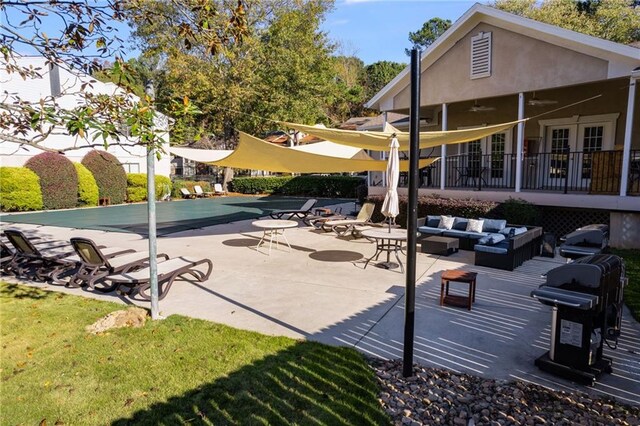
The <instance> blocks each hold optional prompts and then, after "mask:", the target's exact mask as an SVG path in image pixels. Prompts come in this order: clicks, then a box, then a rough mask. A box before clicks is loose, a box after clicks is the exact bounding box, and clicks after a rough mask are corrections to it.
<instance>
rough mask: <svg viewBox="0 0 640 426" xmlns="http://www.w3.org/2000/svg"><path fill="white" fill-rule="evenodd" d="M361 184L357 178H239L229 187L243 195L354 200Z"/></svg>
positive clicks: (362, 180)
mask: <svg viewBox="0 0 640 426" xmlns="http://www.w3.org/2000/svg"><path fill="white" fill-rule="evenodd" d="M363 182H364V179H363V178H362V177H357V176H355V177H354V176H314V175H311V176H296V177H290V176H282V177H280V176H268V177H239V178H235V179H234V180H233V181H232V182H231V183H230V187H231V190H232V191H234V192H240V193H243V194H264V193H267V194H282V195H301V196H312V197H329V198H332V197H343V198H356V197H357V195H358V192H359V190H358V187H359V186H361V185H362V183H363Z"/></svg>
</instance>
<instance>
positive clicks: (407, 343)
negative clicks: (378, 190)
mask: <svg viewBox="0 0 640 426" xmlns="http://www.w3.org/2000/svg"><path fill="white" fill-rule="evenodd" d="M409 141H410V145H409V205H408V211H407V281H406V288H405V309H404V356H403V359H402V375H403V376H404V377H409V376H413V334H414V333H413V332H414V323H415V308H416V244H417V239H418V234H417V231H418V230H417V228H418V184H419V182H418V179H419V177H418V157H419V156H420V146H419V145H420V49H417V48H415V47H414V48H413V49H412V50H411V107H410V109H409Z"/></svg>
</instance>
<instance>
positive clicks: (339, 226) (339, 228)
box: [322, 203, 376, 237]
mask: <svg viewBox="0 0 640 426" xmlns="http://www.w3.org/2000/svg"><path fill="white" fill-rule="evenodd" d="M375 207H376V205H375V204H373V203H364V204H363V205H362V208H361V209H360V211H359V212H358V216H356V217H355V218H354V219H338V220H328V221H326V222H324V223H323V224H322V229H323V230H325V231H326V230H328V229H330V230H332V231H333V232H335V233H337V234H338V235H339V236H341V237H342V236H345V235H347V234H349V233H351V235H353V236H354V237H357V236H358V231H360V230H362V226H364V225H369V224H371V223H372V222H371V216H373V211H374V210H375Z"/></svg>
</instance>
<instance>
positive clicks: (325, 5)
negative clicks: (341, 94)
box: [134, 0, 335, 148]
mask: <svg viewBox="0 0 640 426" xmlns="http://www.w3.org/2000/svg"><path fill="white" fill-rule="evenodd" d="M331 4H332V2H330V1H327V0H305V1H300V0H279V1H256V2H252V3H250V4H249V6H248V7H247V9H246V14H245V19H246V22H247V26H246V28H247V33H246V34H245V36H244V38H243V43H242V44H233V45H230V46H228V47H227V48H226V50H225V55H224V56H221V55H206V54H204V46H203V45H201V43H200V42H199V41H198V40H194V41H193V43H192V46H191V47H192V48H191V49H186V47H185V45H184V44H183V43H181V42H180V41H179V40H177V39H176V37H175V35H173V33H172V31H171V28H172V27H174V26H175V23H174V22H175V20H176V19H180V15H181V13H182V12H181V10H179V9H177V8H175V7H173V6H172V5H167V4H166V2H165V1H149V2H147V4H146V7H149V8H153V9H155V10H162V13H163V16H164V20H163V21H153V22H149V21H140V22H136V23H135V27H134V35H135V37H136V40H137V43H138V46H139V47H140V49H141V51H142V52H143V57H145V58H156V60H157V61H158V62H160V63H162V64H163V66H162V72H163V80H162V81H161V87H160V92H159V95H158V97H157V99H158V103H159V104H160V105H163V107H166V106H168V105H170V104H171V102H172V101H176V100H178V101H181V99H182V97H181V96H182V93H189V94H190V99H191V101H192V102H193V103H195V104H196V105H197V106H198V108H199V109H200V110H201V111H202V114H200V115H198V116H196V117H195V122H191V123H186V122H185V121H183V120H182V119H181V118H180V117H175V116H174V117H175V118H176V122H175V125H174V130H175V129H181V128H184V129H196V131H195V132H191V134H189V133H188V132H179V133H178V134H177V135H176V134H175V133H173V134H172V140H174V141H178V142H188V141H190V140H192V139H191V138H193V139H197V138H198V137H200V136H201V135H203V134H206V135H216V136H217V137H218V138H220V139H222V140H223V141H224V144H225V145H226V147H228V148H232V147H233V145H234V143H235V138H234V134H235V130H236V129H238V128H241V129H242V130H243V131H247V132H251V133H261V132H263V131H266V130H270V129H272V128H273V123H272V122H271V121H269V120H265V119H264V118H262V117H265V118H267V119H276V120H283V119H286V120H295V121H302V122H309V123H316V122H318V121H327V111H326V109H325V104H326V102H325V101H326V100H327V99H332V97H333V96H334V92H335V90H334V86H335V82H334V77H335V66H334V63H333V59H332V57H331V53H332V52H333V49H334V46H333V45H332V44H331V43H330V42H329V41H328V39H327V37H326V35H325V34H324V33H322V32H321V31H320V30H319V27H320V22H321V20H322V19H323V17H324V14H325V13H326V11H327V10H328V9H329V7H330V6H331ZM165 22H169V23H172V25H169V26H167V25H166V24H165Z"/></svg>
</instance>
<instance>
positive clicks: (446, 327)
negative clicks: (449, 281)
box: [3, 221, 640, 404]
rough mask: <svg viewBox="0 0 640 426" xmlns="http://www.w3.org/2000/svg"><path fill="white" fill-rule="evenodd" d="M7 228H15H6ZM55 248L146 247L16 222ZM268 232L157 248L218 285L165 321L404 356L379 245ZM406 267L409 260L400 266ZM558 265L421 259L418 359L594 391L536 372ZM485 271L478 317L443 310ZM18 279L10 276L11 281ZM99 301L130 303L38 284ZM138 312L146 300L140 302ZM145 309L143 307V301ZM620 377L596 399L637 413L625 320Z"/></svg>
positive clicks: (174, 307) (173, 309)
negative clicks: (450, 294)
mask: <svg viewBox="0 0 640 426" xmlns="http://www.w3.org/2000/svg"><path fill="white" fill-rule="evenodd" d="M3 225H4V226H6V225H7V224H3ZM11 226H12V227H17V228H19V229H23V230H28V231H30V232H32V233H33V234H36V235H39V236H42V237H47V238H57V239H68V238H69V237H71V236H84V237H88V238H91V239H93V240H94V241H96V242H98V243H100V244H104V245H107V246H116V245H117V246H120V247H131V248H134V249H137V250H146V249H147V241H146V240H144V239H142V238H141V237H140V236H138V235H135V234H125V233H116V232H103V231H92V230H79V229H78V230H76V229H73V230H71V229H68V228H58V227H50V226H40V227H38V226H35V225H13V224H12V225H11ZM261 235H262V231H261V230H259V229H257V228H254V227H252V226H251V221H241V222H234V223H230V224H226V225H217V226H212V227H207V228H202V229H198V230H192V231H185V232H180V233H174V234H171V235H169V236H165V237H162V238H160V239H159V240H158V252H159V253H167V254H169V255H170V256H178V255H185V256H193V257H208V258H210V259H211V260H212V261H213V264H214V271H213V273H212V275H211V278H210V279H209V280H208V281H207V282H206V283H203V284H200V283H195V284H194V283H188V282H181V281H178V282H176V283H175V284H174V286H173V288H172V289H171V291H170V293H169V295H168V296H167V298H166V299H165V300H163V301H162V302H160V310H161V313H162V314H163V315H165V316H167V315H172V314H181V315H187V316H191V317H195V318H202V319H206V320H211V321H215V322H219V323H224V324H227V325H230V326H234V327H238V328H242V329H248V330H254V331H258V332H261V333H265V334H270V335H284V336H290V337H294V338H302V339H309V340H315V341H320V342H324V343H328V344H332V345H348V346H353V347H356V348H357V349H359V350H360V351H362V352H364V353H367V354H370V355H375V356H379V357H383V358H401V357H402V341H403V324H404V302H405V300H404V287H405V277H404V274H401V273H400V272H399V270H398V269H396V270H383V269H379V268H376V267H373V266H371V265H370V266H368V267H367V268H366V269H363V266H364V262H365V261H366V259H367V258H368V257H370V256H371V255H373V253H374V252H375V245H374V244H372V243H370V242H368V241H366V240H364V239H358V240H351V239H341V238H336V236H335V235H334V234H331V233H323V232H321V231H318V230H314V229H311V228H308V227H304V226H303V225H301V227H299V228H295V229H290V230H287V231H286V236H287V238H288V240H289V242H290V243H291V247H292V251H291V252H288V251H286V250H285V248H286V246H284V247H283V246H282V245H281V246H280V248H279V249H278V250H276V249H275V247H274V248H273V249H272V252H271V255H270V256H267V255H266V252H267V250H266V248H264V249H261V250H260V251H256V250H255V248H254V247H255V245H256V244H257V243H258V241H259V239H260V237H261ZM402 259H403V261H404V257H402ZM561 263H562V259H546V258H536V259H534V260H531V261H529V262H527V263H526V264H525V265H523V266H522V267H520V268H518V269H517V270H516V271H514V272H506V271H500V270H496V269H490V268H484V267H476V266H473V253H472V252H465V251H461V252H459V253H457V254H454V255H452V256H450V257H439V256H433V255H426V254H422V253H418V257H417V273H416V276H417V277H418V280H417V293H416V294H417V297H416V327H415V360H416V362H419V363H422V364H425V365H428V366H437V367H445V368H449V369H452V370H455V371H459V372H467V373H471V374H476V375H480V376H484V377H491V378H501V379H521V380H525V381H530V382H535V383H539V384H542V385H544V386H548V387H552V388H556V389H563V390H571V389H575V388H580V389H582V390H587V388H584V387H581V386H576V385H574V384H572V383H570V382H568V381H566V380H563V379H560V378H557V377H554V376H551V375H549V374H546V373H544V372H542V371H540V370H539V369H537V367H535V366H534V365H533V361H534V359H535V358H536V357H538V356H540V355H542V354H543V353H544V352H546V351H547V350H548V348H549V335H550V332H549V329H550V317H551V314H550V308H548V307H546V306H544V305H542V304H540V303H539V302H537V301H536V300H534V299H532V298H531V297H530V296H529V294H530V292H531V290H532V289H534V288H536V287H537V286H538V285H540V284H541V283H543V282H544V279H543V278H541V274H542V273H544V272H546V271H548V270H549V269H551V268H553V267H556V266H558V265H559V264H561ZM446 269H461V270H466V271H475V272H478V274H479V278H478V284H477V297H476V303H475V304H474V306H473V310H472V311H471V312H468V311H467V310H466V309H459V308H453V307H440V306H439V305H438V297H439V291H440V290H439V283H440V272H441V271H443V270H446ZM9 280H11V279H9ZM37 285H38V286H44V287H46V288H48V289H52V290H56V291H62V292H66V293H72V294H77V295H82V296H87V297H94V298H97V299H103V300H111V301H116V302H121V303H131V302H130V301H129V300H128V299H125V298H121V297H118V296H117V295H115V294H107V295H103V294H96V293H92V292H89V291H85V290H81V289H66V288H63V287H59V286H51V285H43V284H37ZM136 303H138V302H136ZM138 304H140V305H142V306H147V305H148V304H147V303H144V302H140V303H138ZM622 332H623V334H622V338H621V341H620V345H619V347H618V349H617V350H616V351H611V350H609V349H608V348H605V353H606V354H607V355H608V356H611V357H612V358H613V359H614V366H613V368H614V373H613V374H607V375H604V376H603V377H602V379H601V380H599V381H598V383H597V384H596V386H595V387H594V388H593V389H591V391H593V392H595V393H597V394H607V395H614V396H616V397H617V398H618V399H620V400H621V401H622V402H626V403H631V404H640V326H639V324H638V323H637V322H635V321H634V320H633V319H632V318H631V316H630V315H629V313H628V312H625V315H624V322H623V328H622Z"/></svg>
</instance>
